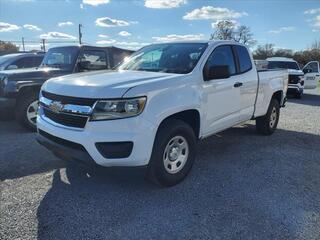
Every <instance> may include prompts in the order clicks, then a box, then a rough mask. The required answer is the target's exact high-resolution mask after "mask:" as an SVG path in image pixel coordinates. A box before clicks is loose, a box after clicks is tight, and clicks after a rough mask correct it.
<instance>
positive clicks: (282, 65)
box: [268, 61, 300, 70]
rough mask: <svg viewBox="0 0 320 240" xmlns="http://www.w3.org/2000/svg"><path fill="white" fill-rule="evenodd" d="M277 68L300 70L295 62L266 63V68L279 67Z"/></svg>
mask: <svg viewBox="0 0 320 240" xmlns="http://www.w3.org/2000/svg"><path fill="white" fill-rule="evenodd" d="M279 68H282V69H294V70H300V68H299V66H298V64H297V63H296V62H281V61H270V62H269V63H268V69H279Z"/></svg>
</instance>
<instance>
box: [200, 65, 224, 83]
mask: <svg viewBox="0 0 320 240" xmlns="http://www.w3.org/2000/svg"><path fill="white" fill-rule="evenodd" d="M203 75H204V80H205V81H209V80H213V79H223V78H229V77H230V71H229V66H228V65H215V66H211V67H205V69H204V74H203Z"/></svg>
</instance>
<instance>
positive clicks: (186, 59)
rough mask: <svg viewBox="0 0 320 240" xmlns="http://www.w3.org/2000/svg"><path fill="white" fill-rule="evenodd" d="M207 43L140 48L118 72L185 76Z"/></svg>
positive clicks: (195, 63) (168, 44)
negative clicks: (144, 72) (178, 74)
mask: <svg viewBox="0 0 320 240" xmlns="http://www.w3.org/2000/svg"><path fill="white" fill-rule="evenodd" d="M207 46H208V44H207V43H167V44H165V43H164V44H156V45H150V46H147V47H145V48H142V49H141V50H139V51H138V52H136V53H134V54H133V55H131V57H130V58H129V60H127V61H125V62H124V63H123V64H122V65H120V66H119V69H120V70H135V71H150V72H165V73H180V74H185V73H189V72H191V71H192V70H193V69H194V67H195V66H196V65H197V63H198V61H199V59H200V57H201V55H202V54H203V52H204V51H205V49H206V48H207Z"/></svg>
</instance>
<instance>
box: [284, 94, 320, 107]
mask: <svg viewBox="0 0 320 240" xmlns="http://www.w3.org/2000/svg"><path fill="white" fill-rule="evenodd" d="M288 102H292V103H296V104H304V105H310V106H320V95H316V94H309V93H304V94H303V95H302V98H301V99H295V98H288Z"/></svg>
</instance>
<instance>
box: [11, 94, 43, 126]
mask: <svg viewBox="0 0 320 240" xmlns="http://www.w3.org/2000/svg"><path fill="white" fill-rule="evenodd" d="M38 106H39V101H38V94H37V93H36V92H31V93H28V94H26V95H24V96H22V97H21V98H20V100H19V101H18V102H17V106H16V120H17V121H18V122H19V123H20V124H21V125H22V126H24V127H26V128H28V129H29V130H31V131H36V130H37V125H36V121H37V111H38Z"/></svg>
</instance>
